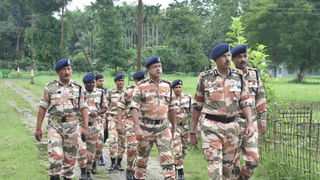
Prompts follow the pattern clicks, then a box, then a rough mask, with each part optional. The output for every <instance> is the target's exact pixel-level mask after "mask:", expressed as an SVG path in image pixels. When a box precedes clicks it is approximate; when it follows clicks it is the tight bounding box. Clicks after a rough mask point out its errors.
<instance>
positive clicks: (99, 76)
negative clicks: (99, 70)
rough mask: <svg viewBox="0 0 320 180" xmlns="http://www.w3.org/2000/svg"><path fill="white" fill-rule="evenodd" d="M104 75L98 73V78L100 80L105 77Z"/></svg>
mask: <svg viewBox="0 0 320 180" xmlns="http://www.w3.org/2000/svg"><path fill="white" fill-rule="evenodd" d="M103 78H104V77H103V75H102V74H97V75H96V80H98V79H103Z"/></svg>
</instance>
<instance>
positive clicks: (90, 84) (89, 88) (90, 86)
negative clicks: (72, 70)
mask: <svg viewBox="0 0 320 180" xmlns="http://www.w3.org/2000/svg"><path fill="white" fill-rule="evenodd" d="M84 86H85V88H86V90H87V91H92V90H93V88H94V87H95V86H96V81H90V82H88V83H85V84H84Z"/></svg>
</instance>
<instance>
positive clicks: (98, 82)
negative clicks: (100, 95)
mask: <svg viewBox="0 0 320 180" xmlns="http://www.w3.org/2000/svg"><path fill="white" fill-rule="evenodd" d="M103 84H104V79H103V78H101V79H97V81H96V86H97V88H102V87H103Z"/></svg>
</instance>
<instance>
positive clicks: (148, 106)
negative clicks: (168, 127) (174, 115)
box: [130, 77, 173, 120]
mask: <svg viewBox="0 0 320 180" xmlns="http://www.w3.org/2000/svg"><path fill="white" fill-rule="evenodd" d="M170 98H171V89H170V82H169V81H167V80H163V79H160V82H159V84H158V86H157V85H156V84H155V83H154V82H153V81H152V80H151V78H150V77H148V78H146V79H144V80H142V81H139V83H138V84H137V86H136V87H135V88H134V90H133V95H132V98H131V106H130V108H131V109H132V108H136V109H138V110H140V115H141V116H140V118H143V119H148V120H167V119H168V110H169V107H170V109H173V104H172V102H171V100H170Z"/></svg>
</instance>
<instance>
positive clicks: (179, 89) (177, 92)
mask: <svg viewBox="0 0 320 180" xmlns="http://www.w3.org/2000/svg"><path fill="white" fill-rule="evenodd" d="M182 90H183V87H182V85H176V86H175V87H174V88H173V91H174V94H175V95H176V96H180V95H181V93H182Z"/></svg>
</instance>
